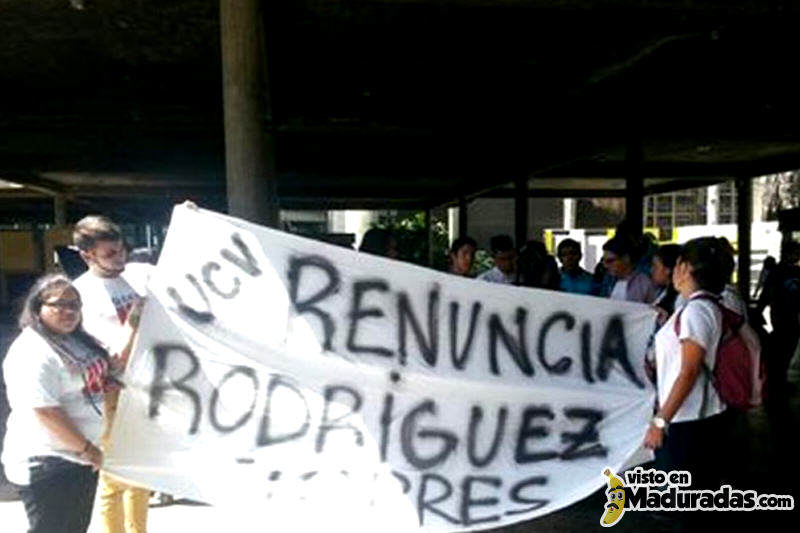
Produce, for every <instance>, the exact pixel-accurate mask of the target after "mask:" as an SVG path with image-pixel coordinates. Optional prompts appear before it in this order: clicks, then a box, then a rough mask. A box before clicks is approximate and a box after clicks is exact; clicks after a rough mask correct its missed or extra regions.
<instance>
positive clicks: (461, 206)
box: [458, 196, 469, 237]
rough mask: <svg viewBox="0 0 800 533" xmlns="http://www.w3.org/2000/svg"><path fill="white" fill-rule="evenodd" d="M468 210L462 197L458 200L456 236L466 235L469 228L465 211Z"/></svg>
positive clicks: (467, 203)
mask: <svg viewBox="0 0 800 533" xmlns="http://www.w3.org/2000/svg"><path fill="white" fill-rule="evenodd" d="M468 209H469V202H467V199H466V198H464V197H463V196H462V197H460V198H459V199H458V236H459V237H464V236H465V235H467V231H468V230H467V228H468V227H469V224H468V223H469V218H468V215H467V211H468Z"/></svg>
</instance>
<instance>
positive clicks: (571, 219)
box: [564, 198, 578, 229]
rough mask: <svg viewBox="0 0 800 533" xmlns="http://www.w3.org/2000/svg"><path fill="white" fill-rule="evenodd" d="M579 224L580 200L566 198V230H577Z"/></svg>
mask: <svg viewBox="0 0 800 533" xmlns="http://www.w3.org/2000/svg"><path fill="white" fill-rule="evenodd" d="M577 222H578V200H576V199H575V198H564V229H575V226H576V225H577Z"/></svg>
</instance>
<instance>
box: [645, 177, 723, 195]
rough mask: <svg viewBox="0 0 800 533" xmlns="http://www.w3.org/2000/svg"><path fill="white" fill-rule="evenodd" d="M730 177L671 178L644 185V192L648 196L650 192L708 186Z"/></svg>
mask: <svg viewBox="0 0 800 533" xmlns="http://www.w3.org/2000/svg"><path fill="white" fill-rule="evenodd" d="M730 179H731V178H730V177H728V178H712V179H705V178H703V179H699V178H691V179H680V180H673V181H668V182H665V183H658V184H655V185H649V186H647V187H644V194H645V196H648V195H651V194H663V193H670V192H678V191H685V190H686V189H696V188H698V187H708V186H710V185H717V184H718V183H723V182H725V181H730Z"/></svg>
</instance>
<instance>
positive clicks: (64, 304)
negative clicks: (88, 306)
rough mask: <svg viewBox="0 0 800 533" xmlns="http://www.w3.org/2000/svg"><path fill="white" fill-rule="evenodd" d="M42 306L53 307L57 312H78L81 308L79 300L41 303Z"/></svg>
mask: <svg viewBox="0 0 800 533" xmlns="http://www.w3.org/2000/svg"><path fill="white" fill-rule="evenodd" d="M42 305H46V306H48V307H55V308H56V309H58V310H59V311H65V310H70V311H80V310H81V307H82V306H83V304H82V303H81V301H80V300H56V301H54V302H42Z"/></svg>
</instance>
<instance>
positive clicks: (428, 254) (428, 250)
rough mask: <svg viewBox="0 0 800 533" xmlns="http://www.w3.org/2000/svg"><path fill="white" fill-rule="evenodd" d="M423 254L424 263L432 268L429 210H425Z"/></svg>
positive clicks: (431, 237) (431, 217)
mask: <svg viewBox="0 0 800 533" xmlns="http://www.w3.org/2000/svg"><path fill="white" fill-rule="evenodd" d="M425 236H426V239H425V248H426V249H425V252H426V259H425V261H426V263H427V265H428V266H429V267H431V266H433V213H432V211H431V209H430V208H428V209H426V210H425Z"/></svg>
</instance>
